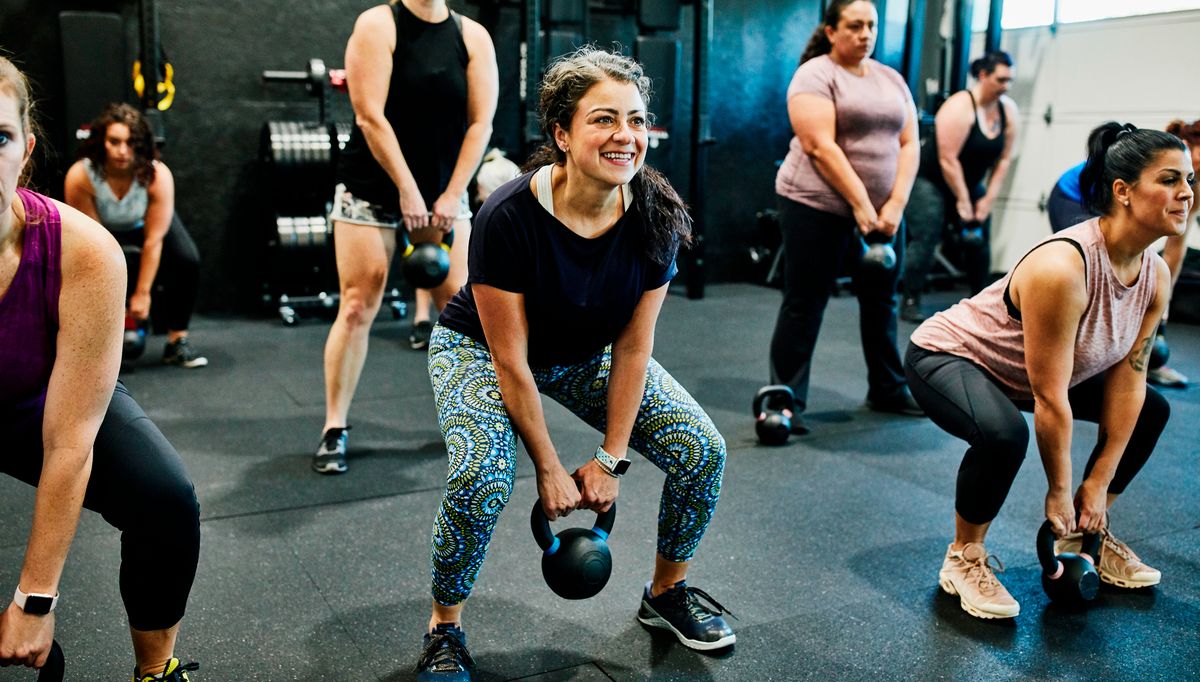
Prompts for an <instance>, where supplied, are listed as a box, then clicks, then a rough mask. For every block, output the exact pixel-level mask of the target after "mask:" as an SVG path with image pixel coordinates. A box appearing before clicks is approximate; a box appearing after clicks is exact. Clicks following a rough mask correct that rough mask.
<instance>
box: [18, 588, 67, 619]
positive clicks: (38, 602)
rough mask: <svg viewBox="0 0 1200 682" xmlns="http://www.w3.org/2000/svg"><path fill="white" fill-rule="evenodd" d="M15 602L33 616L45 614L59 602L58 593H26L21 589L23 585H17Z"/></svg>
mask: <svg viewBox="0 0 1200 682" xmlns="http://www.w3.org/2000/svg"><path fill="white" fill-rule="evenodd" d="M13 602H14V603H15V604H16V605H17V606H18V607H19V608H20V609H21V610H22V611H24V612H25V613H28V614H29V615H31V616H44V615H46V614H47V613H50V612H51V611H53V610H54V607H55V605H56V604H58V595H57V594H55V595H49V594H26V593H25V592H22V591H21V586H20V585H17V591H16V592H14V593H13Z"/></svg>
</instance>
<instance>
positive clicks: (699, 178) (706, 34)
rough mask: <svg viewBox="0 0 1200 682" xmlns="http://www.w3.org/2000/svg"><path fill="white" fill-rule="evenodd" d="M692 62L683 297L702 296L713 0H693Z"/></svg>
mask: <svg viewBox="0 0 1200 682" xmlns="http://www.w3.org/2000/svg"><path fill="white" fill-rule="evenodd" d="M695 2H696V19H695V21H694V22H693V23H694V26H693V29H694V30H693V41H692V42H693V54H694V61H695V63H693V64H692V159H691V182H690V186H689V189H688V200H689V201H690V202H691V205H692V219H693V223H692V237H693V239H694V241H693V244H692V248H691V249H690V250H688V251H686V252H685V261H684V263H685V264H686V266H687V267H686V270H685V271H684V285H685V287H686V289H687V297H688V298H693V299H698V298H704V280H705V276H704V268H705V264H704V230H705V224H704V223H705V203H706V202H705V200H704V194H705V191H704V177H705V174H706V172H707V168H708V163H707V161H708V151H707V150H708V146H709V145H711V144H712V143H713V142H715V140H714V139H713V137H712V134H711V132H710V129H709V117H708V55H709V52H710V51H711V49H712V39H713V0H695Z"/></svg>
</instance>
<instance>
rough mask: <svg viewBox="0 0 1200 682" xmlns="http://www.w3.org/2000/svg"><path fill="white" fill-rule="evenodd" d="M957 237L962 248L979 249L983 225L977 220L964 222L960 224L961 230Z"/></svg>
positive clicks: (981, 243) (981, 244)
mask: <svg viewBox="0 0 1200 682" xmlns="http://www.w3.org/2000/svg"><path fill="white" fill-rule="evenodd" d="M958 235H959V239H961V240H962V243H963V246H967V247H970V248H979V247H981V246H983V223H981V222H979V221H978V220H969V221H966V222H964V223H963V224H962V229H961V230H960V231H959V233H958Z"/></svg>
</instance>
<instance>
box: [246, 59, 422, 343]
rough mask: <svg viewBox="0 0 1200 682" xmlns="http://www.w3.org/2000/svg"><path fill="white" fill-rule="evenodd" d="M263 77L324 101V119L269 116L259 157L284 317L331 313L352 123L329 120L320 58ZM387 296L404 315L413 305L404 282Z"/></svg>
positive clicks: (276, 299)
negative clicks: (336, 213)
mask: <svg viewBox="0 0 1200 682" xmlns="http://www.w3.org/2000/svg"><path fill="white" fill-rule="evenodd" d="M262 77H263V81H264V82H291V83H304V84H305V86H306V88H307V90H308V91H309V93H310V94H313V95H315V96H317V98H318V102H319V104H320V108H319V115H320V120H318V121H268V122H267V123H265V124H264V125H263V127H262V135H261V139H260V145H259V149H260V151H259V155H260V161H261V162H262V164H263V166H264V168H265V169H266V173H265V175H266V177H267V186H268V189H267V196H268V197H269V202H268V204H269V212H268V214H267V216H268V217H267V220H268V224H269V228H268V234H267V245H268V249H269V253H270V259H269V260H270V265H269V267H268V272H269V277H268V279H269V282H268V284H267V287H268V292H267V293H264V295H263V298H264V301H265V302H266V303H268V304H273V305H277V306H278V313H279V318H280V319H281V320H282V321H283V323H284V324H286V325H289V326H290V325H294V324H296V323H297V322H298V321H299V319H300V316H301V313H302V312H304V311H316V312H319V313H324V314H326V315H328V314H329V313H331V312H335V311H336V310H337V307H338V304H339V302H340V301H339V299H340V296H339V295H338V281H337V274H336V273H337V265H336V259H335V257H334V251H333V226H332V225H330V223H329V214H330V211H331V208H332V203H331V198H332V196H333V188H334V182H335V174H334V170H335V168H336V164H337V155H338V152H340V151H341V149H342V148H344V147H345V146H346V142H347V141H349V139H350V132H351V128H350V124H349V123H342V122H338V123H329V122H326V120H325V112H326V111H327V110H328V92H327V91H328V85H329V75H328V72H327V70H326V69H325V65H324V63H323V62H322V61H321V60H319V59H312V60H309V69H308V71H307V72H303V71H264V72H263V75H262ZM383 304H384V305H386V306H388V308H389V309H390V310H391V312H392V316H393V317H394V318H396V319H400V318H402V317H404V316H405V314H406V313H407V310H406V305H405V302H404V297H403V296H402V295H401V293H400V290H399V289H397V288H395V287H392V288H389V289H388V290H387V291H385V292H384V297H383Z"/></svg>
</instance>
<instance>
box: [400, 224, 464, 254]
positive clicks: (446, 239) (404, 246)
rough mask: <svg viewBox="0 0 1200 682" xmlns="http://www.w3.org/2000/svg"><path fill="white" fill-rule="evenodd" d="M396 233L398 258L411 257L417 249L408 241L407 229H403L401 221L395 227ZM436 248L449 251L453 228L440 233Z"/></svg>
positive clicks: (451, 243)
mask: <svg viewBox="0 0 1200 682" xmlns="http://www.w3.org/2000/svg"><path fill="white" fill-rule="evenodd" d="M430 215H432V214H430ZM396 232H399V233H400V256H401V257H405V256H410V255H412V252H413V251H414V250H415V249H416V248H417V245H416V244H414V243H413V241H412V240H411V239H409V237H408V228H406V227H404V222H403V221H401V222H400V224H399V225H398V226H397V227H396ZM438 246H440V247H442V248H443V249H445V250H446V251H447V252H449V251H450V247H451V246H454V229H453V228H451V229H450V231H449V232H443V233H442V238H441V240H439V241H438Z"/></svg>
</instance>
